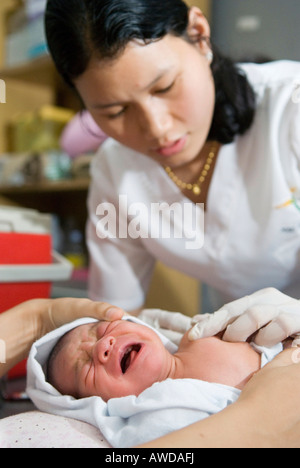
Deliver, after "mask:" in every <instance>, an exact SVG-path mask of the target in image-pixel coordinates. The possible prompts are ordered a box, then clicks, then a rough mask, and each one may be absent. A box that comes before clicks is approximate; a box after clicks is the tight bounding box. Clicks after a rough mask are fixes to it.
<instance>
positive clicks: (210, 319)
mask: <svg viewBox="0 0 300 468" xmlns="http://www.w3.org/2000/svg"><path fill="white" fill-rule="evenodd" d="M233 320H235V317H232V316H231V315H230V313H229V312H228V311H227V310H224V309H223V310H219V311H218V312H215V313H214V314H206V316H205V319H204V320H202V321H201V322H198V323H196V325H195V326H194V327H193V328H192V329H191V331H190V332H189V335H188V338H189V340H190V341H195V340H199V339H200V338H207V337H209V336H214V335H217V334H218V333H220V332H221V331H223V330H225V329H226V327H227V326H228V324H229V323H231V322H232V321H233Z"/></svg>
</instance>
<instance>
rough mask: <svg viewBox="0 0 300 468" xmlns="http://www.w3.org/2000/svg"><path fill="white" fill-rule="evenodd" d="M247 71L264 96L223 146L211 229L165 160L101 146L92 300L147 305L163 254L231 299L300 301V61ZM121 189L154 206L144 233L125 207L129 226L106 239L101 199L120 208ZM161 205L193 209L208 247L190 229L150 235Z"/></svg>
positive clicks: (92, 231)
mask: <svg viewBox="0 0 300 468" xmlns="http://www.w3.org/2000/svg"><path fill="white" fill-rule="evenodd" d="M242 68H243V69H244V71H245V72H246V74H247V76H248V79H249V81H250V82H251V84H252V85H253V88H254V90H255V93H256V95H257V111H256V116H255V121H254V123H253V125H252V127H251V129H250V130H249V131H248V132H247V133H246V134H245V135H244V136H241V137H237V138H236V140H235V141H234V143H232V144H229V145H224V146H223V147H222V148H221V150H220V154H219V157H218V160H217V164H216V168H215V171H214V174H213V178H212V182H211V186H210V190H209V196H208V202H207V211H206V212H205V215H204V227H203V226H202V218H201V213H202V214H203V210H202V209H201V207H196V205H194V204H192V203H191V202H190V201H189V200H188V199H187V198H185V197H184V196H183V195H182V193H181V192H180V190H179V188H178V187H177V186H176V185H175V184H174V182H172V181H171V180H170V178H169V177H168V175H167V174H166V172H165V171H164V169H163V168H162V167H161V166H159V165H158V164H157V163H155V162H154V161H152V160H151V159H149V158H147V157H146V156H144V155H141V154H138V153H136V152H134V151H132V150H130V149H128V148H125V147H124V146H121V145H120V144H119V143H117V142H115V141H113V140H111V139H110V140H108V141H107V142H106V143H104V145H103V146H102V147H101V148H100V150H99V152H98V154H97V156H96V157H95V160H94V161H93V164H92V170H91V174H92V178H93V180H92V183H91V188H90V194H89V202H88V204H89V212H90V220H89V223H88V229H87V233H88V246H89V249H90V254H91V280H90V297H91V298H92V299H94V300H106V301H108V302H110V303H113V304H115V305H119V306H120V307H123V308H125V309H127V310H130V309H135V308H138V307H140V306H142V305H143V304H144V299H145V294H146V292H147V288H148V285H149V282H150V280H151V275H152V272H153V267H154V264H155V261H156V259H159V260H160V261H162V262H164V263H165V264H167V265H169V266H171V267H173V268H175V269H178V270H181V271H182V272H184V273H186V274H188V275H190V276H192V277H195V278H197V279H198V280H199V281H201V282H203V283H206V284H208V285H210V286H212V287H213V288H215V289H216V290H218V291H219V292H220V293H222V294H223V295H224V301H225V302H227V301H229V300H233V299H236V298H239V297H242V296H244V295H246V294H249V293H252V292H254V291H256V290H258V289H262V288H264V287H269V286H273V287H275V288H277V289H280V290H282V291H283V292H286V293H287V294H289V295H292V296H294V297H299V298H300V91H299V89H300V63H297V62H287V61H282V62H274V63H270V64H265V65H255V64H249V65H248V64H247V65H243V66H242ZM119 195H123V199H122V200H123V201H121V205H122V204H123V205H124V203H123V202H124V200H126V203H127V205H128V206H132V204H133V203H137V202H139V203H142V204H143V207H145V206H146V207H147V210H148V211H147V210H145V209H144V208H143V209H142V208H141V209H140V217H139V220H138V221H139V225H138V226H137V224H138V223H137V219H136V218H135V216H134V218H135V219H134V222H135V224H134V225H135V227H136V231H138V228H139V229H140V231H139V232H141V233H142V235H141V238H137V239H133V238H132V237H133V236H129V235H127V237H126V236H125V235H124V232H125V231H126V228H127V225H126V223H127V224H128V223H130V220H131V221H132V216H131V217H130V215H128V210H127V208H128V206H127V208H126V207H125V208H124V206H123V208H124V212H125V215H126V214H127V215H128V216H127V217H126V216H125V217H124V216H123V215H121V222H122V223H123V224H122V225H121V230H120V231H119V230H118V229H117V230H116V232H111V233H110V238H106V239H100V238H99V235H100V237H101V235H102V237H105V229H107V227H108V225H107V226H106V228H104V231H103V229H102V228H101V226H102V225H104V216H103V203H104V202H108V203H112V204H114V205H115V206H116V207H117V212H118V209H119V205H120V198H119ZM297 199H299V202H297ZM163 201H164V202H167V203H168V204H172V203H179V204H181V206H182V207H184V206H185V204H189V206H191V205H192V206H193V210H194V211H193V218H192V223H196V224H197V226H196V224H195V226H194V228H195V229H194V232H195V233H196V234H195V235H196V237H197V239H201V235H203V234H204V243H203V245H202V244H201V245H200V243H199V248H197V249H187V241H188V240H189V239H190V232H189V231H188V229H187V228H188V226H186V229H184V230H183V231H184V232H183V233H184V234H185V233H186V237H184V236H181V238H176V236H175V235H173V237H172V236H171V238H156V236H154V237H152V238H151V237H150V236H147V235H145V230H147V229H148V231H149V228H151V226H149V224H150V225H151V223H152V224H153V226H152V227H153V229H154V231H155V226H154V224H157V219H153V220H152V218H151V216H149V213H150V210H151V203H157V204H159V203H161V202H163ZM101 204H102V205H101ZM99 205H100V207H102V208H100V209H99V208H98V215H97V214H96V213H97V207H98V206H99ZM107 206H108V205H107ZM134 208H135V210H133V212H134V213H137V211H138V210H137V206H136V205H134ZM195 210H196V211H195ZM111 214H112V213H111V212H110V217H111ZM196 214H198V216H196ZM110 219H111V218H110ZM99 220H101V222H100V225H101V226H100V228H99ZM149 220H150V221H149ZM189 222H190V220H187V217H185V218H184V223H185V224H189ZM101 223H102V224H101ZM118 228H119V226H118ZM97 229H98V233H97ZM101 229H102V231H101ZM150 231H151V229H150ZM101 232H102V234H101ZM120 232H121V237H124V238H119V236H118V234H119V233H120ZM151 232H152V231H151ZM172 232H173V231H172ZM115 234H117V235H116V236H115Z"/></svg>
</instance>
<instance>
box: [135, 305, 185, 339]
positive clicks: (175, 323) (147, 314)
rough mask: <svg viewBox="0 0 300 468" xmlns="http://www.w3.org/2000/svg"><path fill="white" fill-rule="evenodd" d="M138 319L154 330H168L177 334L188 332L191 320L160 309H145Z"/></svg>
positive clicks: (177, 313) (179, 314) (176, 313)
mask: <svg viewBox="0 0 300 468" xmlns="http://www.w3.org/2000/svg"><path fill="white" fill-rule="evenodd" d="M139 318H140V319H141V320H144V321H145V322H146V323H148V324H149V325H152V326H153V327H154V328H157V329H159V328H164V329H169V330H173V331H175V332H178V333H185V332H186V331H187V330H189V329H190V328H191V320H192V319H191V317H188V316H186V315H183V314H181V313H179V312H169V311H165V310H160V309H145V310H143V312H142V313H141V314H140V315H139Z"/></svg>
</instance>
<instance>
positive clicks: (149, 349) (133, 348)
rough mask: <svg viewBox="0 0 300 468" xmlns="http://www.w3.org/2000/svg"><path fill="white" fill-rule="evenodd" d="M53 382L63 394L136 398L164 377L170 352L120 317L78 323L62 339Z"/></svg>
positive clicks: (150, 333)
mask: <svg viewBox="0 0 300 468" xmlns="http://www.w3.org/2000/svg"><path fill="white" fill-rule="evenodd" d="M64 340H65V343H64V346H63V348H62V350H61V351H60V352H59V353H58V355H57V357H56V359H55V367H54V380H55V386H56V388H57V389H58V390H59V391H60V392H61V393H63V394H69V395H73V396H75V397H76V398H84V397H89V396H100V397H101V398H102V399H103V400H104V401H108V400H109V399H111V398H119V397H123V396H127V395H136V396H138V395H139V394H140V393H142V392H143V391H144V390H145V389H146V388H148V387H150V386H151V385H152V384H153V383H155V382H160V381H163V380H165V379H166V378H167V374H168V368H169V366H170V360H171V355H170V353H168V351H167V350H166V349H165V347H164V345H163V343H162V341H161V340H160V338H159V337H158V335H157V334H156V333H155V332H154V331H153V330H151V329H150V328H148V327H146V326H143V325H139V324H136V323H132V322H128V321H124V320H119V321H116V322H96V323H91V324H87V325H82V326H80V327H78V328H75V329H74V330H72V331H71V332H69V333H68V334H67V335H66V337H64Z"/></svg>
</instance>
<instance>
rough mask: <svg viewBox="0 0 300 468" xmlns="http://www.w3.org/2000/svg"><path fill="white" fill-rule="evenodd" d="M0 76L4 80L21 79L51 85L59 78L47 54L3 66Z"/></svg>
mask: <svg viewBox="0 0 300 468" xmlns="http://www.w3.org/2000/svg"><path fill="white" fill-rule="evenodd" d="M0 76H1V79H4V80H8V79H13V80H21V81H25V82H28V83H33V84H39V85H45V86H53V85H55V83H56V82H57V80H58V79H59V78H58V74H57V72H56V69H55V66H54V64H53V62H52V59H51V58H50V56H49V55H43V56H41V57H39V58H36V59H34V60H30V61H28V62H25V63H24V64H20V65H18V66H13V67H6V68H3V69H2V70H0Z"/></svg>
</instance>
